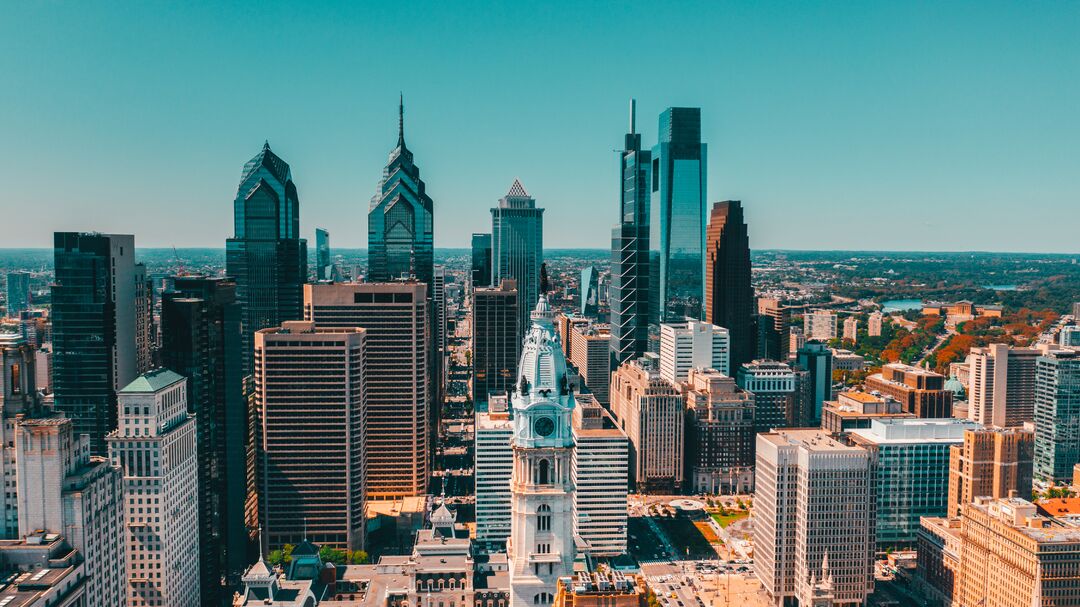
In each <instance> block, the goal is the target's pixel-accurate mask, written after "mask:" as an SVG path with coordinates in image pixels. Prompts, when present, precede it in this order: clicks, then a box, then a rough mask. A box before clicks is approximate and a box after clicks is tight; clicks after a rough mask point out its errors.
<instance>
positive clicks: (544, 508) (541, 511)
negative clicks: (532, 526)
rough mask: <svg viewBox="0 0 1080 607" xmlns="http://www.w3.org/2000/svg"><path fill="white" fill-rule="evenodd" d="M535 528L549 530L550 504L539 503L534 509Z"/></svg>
mask: <svg viewBox="0 0 1080 607" xmlns="http://www.w3.org/2000/svg"><path fill="white" fill-rule="evenodd" d="M536 530H537V531H551V506H548V505H547V504H540V507H539V508H537V509H536Z"/></svg>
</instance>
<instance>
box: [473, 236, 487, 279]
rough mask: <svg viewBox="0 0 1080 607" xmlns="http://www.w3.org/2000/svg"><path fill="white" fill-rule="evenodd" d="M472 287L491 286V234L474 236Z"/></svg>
mask: <svg viewBox="0 0 1080 607" xmlns="http://www.w3.org/2000/svg"><path fill="white" fill-rule="evenodd" d="M470 276H471V278H472V287H473V288H474V289H476V288H479V287H490V286H491V234H473V235H472V267H471V271H470Z"/></svg>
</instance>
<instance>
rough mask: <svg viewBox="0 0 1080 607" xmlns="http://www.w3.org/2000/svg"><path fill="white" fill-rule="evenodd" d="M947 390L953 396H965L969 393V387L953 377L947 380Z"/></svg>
mask: <svg viewBox="0 0 1080 607" xmlns="http://www.w3.org/2000/svg"><path fill="white" fill-rule="evenodd" d="M945 389H946V390H948V391H950V392H952V393H953V394H964V393H965V392H967V387H966V386H964V384H963V383H962V382H961V381H960V380H959V379H956V376H955V375H953V376H952V377H950V378H949V379H947V380H945Z"/></svg>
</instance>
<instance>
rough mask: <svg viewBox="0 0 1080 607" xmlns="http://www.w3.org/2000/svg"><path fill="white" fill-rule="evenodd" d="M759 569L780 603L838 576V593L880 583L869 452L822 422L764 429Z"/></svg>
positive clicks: (849, 597)
mask: <svg viewBox="0 0 1080 607" xmlns="http://www.w3.org/2000/svg"><path fill="white" fill-rule="evenodd" d="M756 461H757V465H756V469H757V473H756V476H757V478H756V481H755V485H756V486H755V489H754V573H755V575H756V576H757V578H758V579H759V580H761V584H762V586H763V587H764V590H765V592H767V593H768V595H769V597H770V598H771V599H772V600H773V601H774V603H775V604H776V605H783V604H787V602H790V601H791V600H792V599H794V600H795V601H797V604H799V605H817V604H818V603H814V602H812V600H811V598H812V596H813V594H814V590H815V586H816V581H817V580H820V579H825V578H829V577H830V576H831V579H832V586H833V591H834V593H835V596H834V597H833V598H834V601H833V602H830V603H826V604H827V605H851V606H854V605H863V604H865V602H866V599H867V597H868V596H869V595H870V594H871V593H872V592H873V591H874V550H875V539H874V529H875V526H874V506H873V504H874V496H875V486H874V484H875V474H874V464H873V459H872V458H871V456H870V453H869V452H867V451H866V450H865V449H863V448H860V447H853V446H848V445H844V444H842V443H840V442H837V441H836V440H834V439H832V438H830V437H829V436H828V435H827V434H825V433H824V432H822V431H820V430H802V429H800V430H778V431H775V432H768V433H764V434H759V435H758V437H757V460H756Z"/></svg>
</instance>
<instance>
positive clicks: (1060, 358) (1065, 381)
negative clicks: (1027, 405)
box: [1035, 350, 1080, 484]
mask: <svg viewBox="0 0 1080 607" xmlns="http://www.w3.org/2000/svg"><path fill="white" fill-rule="evenodd" d="M1077 424H1080V352H1078V351H1076V350H1059V351H1050V352H1046V353H1045V354H1043V355H1042V356H1040V357H1039V358H1038V359H1037V360H1036V363H1035V480H1037V481H1041V482H1044V483H1052V484H1067V483H1068V482H1069V481H1070V480H1071V479H1072V469H1073V465H1074V464H1076V463H1077V462H1080V431H1078V429H1077Z"/></svg>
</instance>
